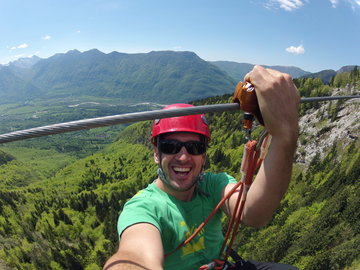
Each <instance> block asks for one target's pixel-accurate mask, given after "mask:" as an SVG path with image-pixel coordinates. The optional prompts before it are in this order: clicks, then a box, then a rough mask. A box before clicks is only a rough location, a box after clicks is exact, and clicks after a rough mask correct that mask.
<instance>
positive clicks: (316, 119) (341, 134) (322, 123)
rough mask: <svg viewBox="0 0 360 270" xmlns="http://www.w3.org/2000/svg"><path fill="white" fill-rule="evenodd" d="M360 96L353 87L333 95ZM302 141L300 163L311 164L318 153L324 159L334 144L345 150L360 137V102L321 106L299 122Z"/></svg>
mask: <svg viewBox="0 0 360 270" xmlns="http://www.w3.org/2000/svg"><path fill="white" fill-rule="evenodd" d="M337 95H346V96H347V95H360V90H359V89H355V88H354V87H353V86H347V87H345V88H337V89H334V90H333V92H332V96H337ZM299 125H300V138H299V143H298V149H297V155H296V162H298V163H306V164H308V163H309V162H310V161H311V160H312V159H313V158H314V156H315V155H316V154H318V155H320V158H322V157H323V156H324V155H325V153H326V151H327V150H328V149H329V148H331V147H332V146H333V145H334V144H341V148H345V147H346V146H347V145H349V144H350V143H351V142H353V141H354V140H358V139H359V137H360V99H359V98H356V99H349V100H346V101H331V102H322V103H319V104H318V107H317V108H316V109H310V110H308V111H307V112H306V113H305V115H303V116H302V117H300V119H299Z"/></svg>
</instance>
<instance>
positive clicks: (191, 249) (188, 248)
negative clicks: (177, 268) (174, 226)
mask: <svg viewBox="0 0 360 270" xmlns="http://www.w3.org/2000/svg"><path fill="white" fill-rule="evenodd" d="M183 224H186V223H185V222H184V221H182V222H180V225H182V226H183ZM197 227H198V226H195V225H194V226H193V227H191V228H188V231H187V232H186V233H185V238H186V239H187V238H189V237H190V236H191V235H192V234H193V233H194V232H195V230H196V229H197ZM203 234H204V229H202V230H201V231H200V232H199V234H198V235H197V236H196V237H195V238H194V239H193V240H191V241H190V243H188V244H187V245H185V246H184V247H183V248H182V249H181V250H182V256H186V255H189V254H191V253H195V252H197V251H199V250H202V249H205V243H204V235H203Z"/></svg>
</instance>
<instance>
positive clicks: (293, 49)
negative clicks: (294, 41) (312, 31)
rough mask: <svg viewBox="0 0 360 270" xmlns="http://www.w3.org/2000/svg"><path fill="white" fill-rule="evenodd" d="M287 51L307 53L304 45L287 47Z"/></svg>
mask: <svg viewBox="0 0 360 270" xmlns="http://www.w3.org/2000/svg"><path fill="white" fill-rule="evenodd" d="M286 51H287V52H288V53H292V54H296V55H297V54H304V53H305V49H304V46H303V45H299V46H297V47H295V46H290V47H288V48H286Z"/></svg>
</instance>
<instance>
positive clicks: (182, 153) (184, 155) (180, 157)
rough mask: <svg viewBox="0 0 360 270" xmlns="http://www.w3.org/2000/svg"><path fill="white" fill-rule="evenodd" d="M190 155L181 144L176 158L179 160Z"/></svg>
mask: <svg viewBox="0 0 360 270" xmlns="http://www.w3.org/2000/svg"><path fill="white" fill-rule="evenodd" d="M189 157H190V154H189V153H188V151H187V150H186V147H185V146H183V147H181V149H180V151H179V153H177V159H179V160H186V159H188V158H189Z"/></svg>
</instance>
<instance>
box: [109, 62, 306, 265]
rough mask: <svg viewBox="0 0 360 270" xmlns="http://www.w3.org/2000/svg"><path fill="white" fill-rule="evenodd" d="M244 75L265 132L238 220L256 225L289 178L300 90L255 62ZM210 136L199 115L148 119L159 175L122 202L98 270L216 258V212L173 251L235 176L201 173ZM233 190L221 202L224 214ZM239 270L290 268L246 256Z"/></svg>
mask: <svg viewBox="0 0 360 270" xmlns="http://www.w3.org/2000/svg"><path fill="white" fill-rule="evenodd" d="M244 80H245V81H246V82H250V83H251V84H252V85H254V87H255V89H256V93H257V99H258V103H259V107H260V110H261V113H262V116H263V119H264V123H265V126H266V129H267V130H268V132H269V134H270V135H271V136H272V140H271V145H270V147H269V150H268V153H267V156H266V158H265V160H264V162H263V164H262V166H261V167H260V169H259V172H258V174H257V176H256V179H255V181H254V183H253V184H252V185H251V187H250V189H249V192H248V195H247V200H246V204H245V207H244V212H243V216H242V223H243V224H244V225H247V226H252V227H261V226H264V225H265V224H266V223H267V222H268V221H269V220H270V219H271V217H272V215H273V213H274V211H275V210H276V208H277V207H278V205H279V203H280V200H281V199H282V197H283V195H284V193H285V192H286V190H287V187H288V184H289V181H290V178H291V169H292V160H293V155H294V153H295V149H296V142H297V138H298V132H299V130H298V105H299V94H298V91H297V89H296V87H295V86H294V84H293V82H292V79H291V77H290V76H289V75H287V74H283V73H280V72H278V71H275V70H271V69H264V68H263V67H261V66H255V67H254V69H253V70H252V71H251V72H249V73H248V74H247V75H246V76H245V78H244ZM182 106H184V105H182ZM170 107H171V106H170ZM209 140H210V132H209V128H208V126H207V123H206V121H205V120H204V117H203V116H199V115H197V116H183V117H175V118H168V119H162V120H160V121H155V123H154V126H153V134H152V142H153V144H154V160H155V162H156V163H157V164H158V165H159V169H158V172H159V177H158V178H157V179H156V180H155V181H154V182H153V183H152V184H150V185H149V186H148V188H146V189H145V190H143V191H141V192H140V193H139V194H137V195H136V196H134V197H133V198H132V199H131V200H130V201H129V202H128V203H127V205H126V206H125V208H124V210H123V212H122V214H121V215H120V217H119V223H118V230H119V235H120V243H119V249H118V251H117V252H116V253H115V254H114V255H113V256H112V257H111V258H110V259H109V260H108V261H107V262H106V264H105V266H104V269H109V270H110V269H111V270H114V269H154V270H155V269H164V268H165V269H197V268H198V267H200V266H201V265H204V264H206V263H209V262H211V260H212V259H215V258H217V256H218V255H219V251H220V248H221V244H222V233H221V219H220V218H221V216H220V213H216V215H215V216H214V217H213V218H212V219H211V220H210V222H209V223H208V224H207V225H206V226H205V227H204V229H203V230H202V231H201V232H200V233H199V235H198V236H197V237H196V238H194V239H193V240H192V241H191V242H190V243H189V244H188V245H186V246H184V247H182V248H181V249H179V250H176V251H175V252H172V251H174V250H175V249H176V248H177V246H178V245H179V244H180V243H181V242H182V241H184V240H185V238H187V237H188V236H189V235H191V234H192V232H193V230H194V229H195V228H197V226H198V225H199V224H200V223H201V222H202V221H203V220H204V219H205V218H206V217H207V215H208V214H209V213H210V212H211V210H212V209H213V208H214V207H215V206H216V205H217V203H218V202H219V200H220V199H221V198H222V197H223V196H224V195H225V194H227V193H228V192H229V191H230V190H231V188H232V187H233V186H234V183H235V182H236V181H235V180H234V179H233V178H232V177H230V176H228V175H227V174H211V173H206V174H204V173H203V167H204V164H205V160H206V146H207V143H208V142H209ZM237 194H238V193H235V194H234V195H232V196H231V197H230V199H229V201H228V202H227V203H226V204H224V206H223V209H222V210H223V211H224V212H225V213H226V214H228V215H229V214H230V213H232V210H233V208H234V204H235V201H236V198H237ZM168 253H170V254H169V255H168V256H166V257H165V255H166V254H168ZM246 267H247V268H246ZM262 267H264V268H262ZM265 267H267V268H265ZM271 267H272V268H271ZM241 269H296V268H295V267H292V266H286V265H270V264H256V263H254V264H252V263H250V262H247V263H246V266H245V267H244V268H241Z"/></svg>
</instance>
